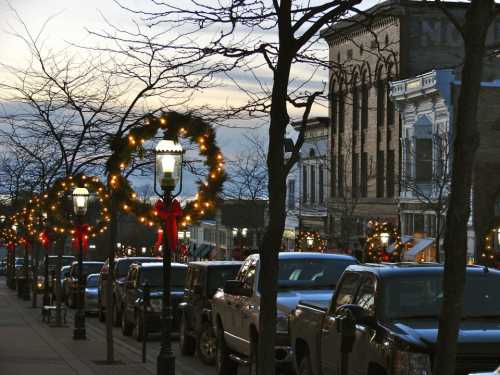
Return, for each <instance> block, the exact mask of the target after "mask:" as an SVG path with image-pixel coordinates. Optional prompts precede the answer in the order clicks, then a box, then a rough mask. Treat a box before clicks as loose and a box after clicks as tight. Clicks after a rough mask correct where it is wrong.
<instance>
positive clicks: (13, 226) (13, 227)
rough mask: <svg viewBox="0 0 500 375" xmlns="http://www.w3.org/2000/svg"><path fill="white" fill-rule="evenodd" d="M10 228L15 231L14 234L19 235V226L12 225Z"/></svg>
mask: <svg viewBox="0 0 500 375" xmlns="http://www.w3.org/2000/svg"><path fill="white" fill-rule="evenodd" d="M10 228H11V229H12V230H13V231H14V233H17V224H12V226H11V227H10Z"/></svg>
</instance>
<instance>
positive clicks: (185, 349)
mask: <svg viewBox="0 0 500 375" xmlns="http://www.w3.org/2000/svg"><path fill="white" fill-rule="evenodd" d="M195 345H196V342H195V341H194V339H193V337H192V336H190V335H189V333H188V332H187V322H186V316H185V315H184V314H182V316H181V322H180V327H179V346H180V350H181V354H182V355H185V356H192V355H193V354H194V352H195Z"/></svg>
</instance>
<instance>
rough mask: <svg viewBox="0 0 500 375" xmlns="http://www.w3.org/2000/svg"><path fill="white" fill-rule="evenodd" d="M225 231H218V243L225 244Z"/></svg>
mask: <svg viewBox="0 0 500 375" xmlns="http://www.w3.org/2000/svg"><path fill="white" fill-rule="evenodd" d="M226 241H227V239H226V232H224V231H219V244H220V245H224V246H225V245H226Z"/></svg>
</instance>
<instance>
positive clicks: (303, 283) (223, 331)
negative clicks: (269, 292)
mask: <svg viewBox="0 0 500 375" xmlns="http://www.w3.org/2000/svg"><path fill="white" fill-rule="evenodd" d="M356 263H357V261H356V259H355V258H353V257H350V256H345V255H334V254H321V253H280V254H279V277H278V278H279V281H278V298H277V309H278V316H277V326H276V330H277V332H276V333H277V336H276V347H275V358H276V364H277V366H278V368H280V369H281V370H285V371H286V370H291V369H292V368H293V367H292V364H293V353H292V351H291V348H290V340H289V336H288V316H289V313H290V312H291V311H292V310H293V309H294V308H295V307H296V306H297V304H298V302H299V301H300V300H303V299H308V300H316V301H318V300H324V301H329V300H330V299H331V296H332V293H333V291H334V288H335V286H336V284H337V281H338V279H339V278H340V276H341V274H342V272H344V269H345V268H346V267H347V266H349V265H352V264H356ZM259 277H262V275H261V274H260V258H259V255H258V254H253V255H250V256H249V257H248V258H247V259H246V260H245V262H244V263H243V265H242V266H241V268H240V270H239V271H238V274H237V276H236V280H229V281H226V283H225V285H224V290H221V289H220V290H219V291H218V292H217V293H216V294H215V295H214V297H213V299H212V309H213V310H212V311H213V313H212V318H213V325H214V329H215V332H216V336H217V349H216V350H217V354H216V368H217V374H218V375H232V374H236V371H237V369H238V365H250V364H251V363H252V358H254V356H255V353H256V348H257V345H258V340H259V311H260V292H259V290H258V287H257V286H258V285H259Z"/></svg>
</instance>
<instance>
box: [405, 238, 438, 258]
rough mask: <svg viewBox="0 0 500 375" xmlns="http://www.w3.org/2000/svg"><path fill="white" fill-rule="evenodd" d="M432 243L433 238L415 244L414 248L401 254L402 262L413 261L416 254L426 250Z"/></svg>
mask: <svg viewBox="0 0 500 375" xmlns="http://www.w3.org/2000/svg"><path fill="white" fill-rule="evenodd" d="M433 243H434V239H433V238H424V239H422V240H420V241H418V242H417V244H416V245H415V246H413V247H412V248H411V249H410V250H408V251H407V252H405V253H404V254H403V259H404V260H415V258H416V256H417V254H418V253H420V252H421V251H423V250H425V249H426V248H428V247H429V246H430V245H432V244H433Z"/></svg>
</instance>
